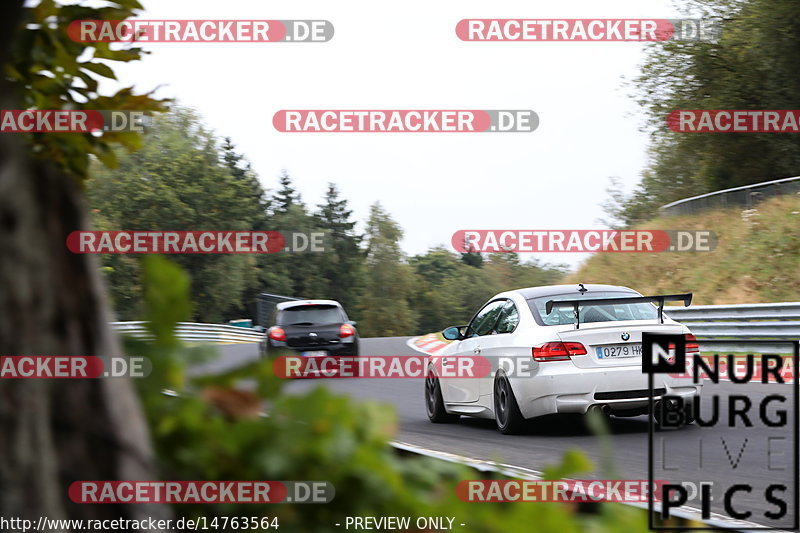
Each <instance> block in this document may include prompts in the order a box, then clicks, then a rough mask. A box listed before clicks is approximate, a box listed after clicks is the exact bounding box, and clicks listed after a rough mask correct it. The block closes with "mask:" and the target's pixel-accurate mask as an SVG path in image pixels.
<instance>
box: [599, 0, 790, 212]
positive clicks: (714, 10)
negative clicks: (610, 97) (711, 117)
mask: <svg viewBox="0 0 800 533" xmlns="http://www.w3.org/2000/svg"><path fill="white" fill-rule="evenodd" d="M679 7H680V8H681V9H682V11H683V14H684V15H685V16H686V17H693V18H702V19H703V20H705V21H709V22H715V23H717V24H718V25H719V26H718V27H719V28H720V32H719V38H718V39H716V40H715V41H713V42H703V41H696V42H687V41H679V40H669V41H664V42H657V43H652V44H650V45H649V50H648V51H647V55H646V59H645V61H644V64H643V65H642V68H641V71H640V73H639V75H638V76H637V77H636V78H635V79H634V80H633V83H632V86H633V89H634V94H633V97H634V98H635V99H636V100H637V102H638V103H639V105H640V106H641V108H642V109H643V110H644V111H645V115H646V117H647V123H646V126H645V130H646V131H647V132H649V133H650V134H651V144H650V163H649V164H648V166H647V168H646V169H645V171H644V172H643V175H642V180H641V182H640V184H639V185H638V187H637V188H635V189H634V190H633V191H631V192H628V191H622V190H621V188H620V187H619V186H618V185H617V184H616V183H615V182H613V181H612V187H611V188H610V190H609V193H610V200H609V202H608V203H607V204H606V206H605V207H606V211H607V212H608V214H610V215H611V218H612V219H613V221H614V222H616V223H618V224H621V225H629V224H633V223H636V222H640V221H644V220H648V219H650V218H652V216H653V214H654V213H655V211H656V210H657V208H658V207H659V206H661V205H664V204H666V203H669V202H673V201H675V200H679V199H681V198H686V197H690V196H694V195H698V194H703V193H707V192H711V191H716V190H721V189H726V188H730V187H737V186H741V185H748V184H752V183H759V182H762V181H768V180H772V179H778V178H785V177H790V176H796V175H798V174H799V173H800V172H798V170H799V169H800V136H798V134H796V133H678V132H673V131H670V130H669V129H668V128H667V125H666V118H667V116H668V115H669V113H670V112H671V111H673V110H679V109H701V110H712V109H749V110H775V109H797V102H798V101H800V76H798V72H800V39H798V35H800V3H798V2H797V1H796V0H686V1H685V2H683V3H682V5H680V6H679Z"/></svg>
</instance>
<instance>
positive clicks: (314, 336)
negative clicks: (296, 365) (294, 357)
mask: <svg viewBox="0 0 800 533" xmlns="http://www.w3.org/2000/svg"><path fill="white" fill-rule="evenodd" d="M276 311H277V314H276V317H275V325H274V326H272V327H271V328H269V330H267V335H266V338H265V339H264V342H263V343H262V345H261V346H262V350H261V353H262V355H263V356H270V355H280V352H283V351H286V350H291V351H294V352H299V354H300V355H304V356H308V357H321V356H329V355H333V356H336V355H341V356H357V355H358V331H356V328H355V324H356V323H355V322H353V321H352V320H350V319H349V318H347V313H345V311H344V308H343V307H342V305H341V304H340V303H339V302H337V301H334V300H297V301H292V302H282V303H279V304H278V305H277V306H276Z"/></svg>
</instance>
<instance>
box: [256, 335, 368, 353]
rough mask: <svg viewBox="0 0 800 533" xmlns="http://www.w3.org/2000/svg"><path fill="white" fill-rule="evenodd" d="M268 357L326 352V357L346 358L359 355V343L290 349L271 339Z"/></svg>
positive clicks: (282, 343)
mask: <svg viewBox="0 0 800 533" xmlns="http://www.w3.org/2000/svg"><path fill="white" fill-rule="evenodd" d="M266 348H267V353H268V355H270V356H272V355H293V354H294V355H296V354H301V353H303V352H325V355H326V356H333V357H345V356H351V357H352V356H356V355H358V342H357V341H355V342H341V343H337V344H322V345H317V346H305V347H290V346H289V345H287V344H286V343H285V342H277V341H273V340H272V339H270V340H269V341H268V345H267V346H266Z"/></svg>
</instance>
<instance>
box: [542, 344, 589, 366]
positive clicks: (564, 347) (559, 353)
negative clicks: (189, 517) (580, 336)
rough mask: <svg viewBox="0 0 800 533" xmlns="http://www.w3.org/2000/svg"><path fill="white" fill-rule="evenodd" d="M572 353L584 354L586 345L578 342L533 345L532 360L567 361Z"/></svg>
mask: <svg viewBox="0 0 800 533" xmlns="http://www.w3.org/2000/svg"><path fill="white" fill-rule="evenodd" d="M573 355H586V347H585V346H584V345H583V344H581V343H579V342H546V343H544V344H542V345H541V346H534V348H533V360H534V361H569V358H570V357H572V356H573Z"/></svg>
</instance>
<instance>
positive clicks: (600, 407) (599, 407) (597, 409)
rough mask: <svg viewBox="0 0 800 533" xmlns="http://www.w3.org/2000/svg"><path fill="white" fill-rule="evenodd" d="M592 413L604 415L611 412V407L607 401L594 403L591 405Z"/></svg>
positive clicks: (590, 410)
mask: <svg viewBox="0 0 800 533" xmlns="http://www.w3.org/2000/svg"><path fill="white" fill-rule="evenodd" d="M588 412H592V413H599V414H603V415H609V414H611V407H610V406H609V405H608V404H607V403H603V404H594V405H590V406H589V411H588Z"/></svg>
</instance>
